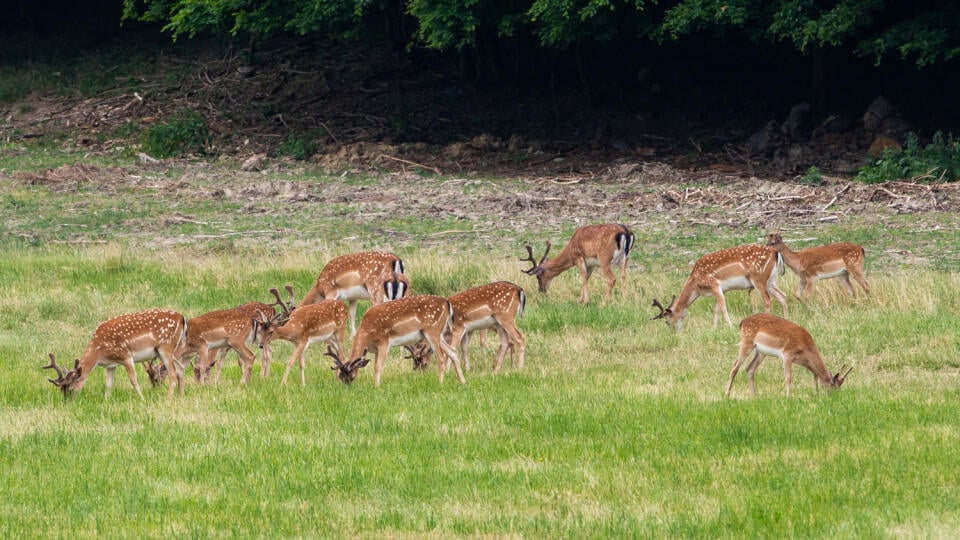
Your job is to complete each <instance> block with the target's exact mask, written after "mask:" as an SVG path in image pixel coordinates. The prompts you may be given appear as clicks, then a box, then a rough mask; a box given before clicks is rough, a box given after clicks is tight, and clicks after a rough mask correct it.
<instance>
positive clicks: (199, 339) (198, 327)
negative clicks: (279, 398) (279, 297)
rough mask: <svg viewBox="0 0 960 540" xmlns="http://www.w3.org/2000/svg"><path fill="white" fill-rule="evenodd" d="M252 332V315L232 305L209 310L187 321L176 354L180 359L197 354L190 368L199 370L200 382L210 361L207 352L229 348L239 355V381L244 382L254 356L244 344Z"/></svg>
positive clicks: (204, 376)
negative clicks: (192, 366)
mask: <svg viewBox="0 0 960 540" xmlns="http://www.w3.org/2000/svg"><path fill="white" fill-rule="evenodd" d="M255 332H256V328H255V323H254V319H251V318H250V317H248V316H247V315H245V314H244V313H242V312H240V311H237V310H236V309H221V310H218V311H211V312H210V313H205V314H203V315H200V316H199V317H194V318H192V319H190V320H188V321H187V340H186V343H184V345H183V347H181V348H180V350H179V351H178V352H177V357H178V358H180V359H181V360H182V359H184V358H188V357H190V356H194V355H196V356H197V363H196V364H195V365H194V370H195V373H198V374H199V375H198V377H199V379H198V380H199V382H200V384H203V383H204V382H206V379H207V375H208V374H209V372H210V366H211V365H212V362H213V356H212V354H211V352H212V351H216V350H217V349H226V348H230V349H233V350H234V351H236V352H237V355H238V356H239V357H240V369H241V372H242V375H241V377H240V384H246V383H247V382H249V381H250V373H251V371H252V369H253V361H254V360H255V359H256V355H255V354H254V353H253V351H251V350H250V349H248V348H247V343H253V341H254V336H255Z"/></svg>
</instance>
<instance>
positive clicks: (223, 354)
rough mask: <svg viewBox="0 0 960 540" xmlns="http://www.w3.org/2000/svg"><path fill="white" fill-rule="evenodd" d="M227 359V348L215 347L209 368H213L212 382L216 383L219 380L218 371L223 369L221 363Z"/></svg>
mask: <svg viewBox="0 0 960 540" xmlns="http://www.w3.org/2000/svg"><path fill="white" fill-rule="evenodd" d="M226 361H227V349H217V352H215V353H214V355H213V364H211V366H210V368H209V369H214V370H215V371H214V373H213V383H214V384H218V383H219V382H220V372H221V371H223V364H225V363H226Z"/></svg>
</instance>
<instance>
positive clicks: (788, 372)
mask: <svg viewBox="0 0 960 540" xmlns="http://www.w3.org/2000/svg"><path fill="white" fill-rule="evenodd" d="M783 379H784V381H785V382H786V385H787V397H790V387H791V386H792V384H793V362H791V361H790V360H787V359H784V360H783Z"/></svg>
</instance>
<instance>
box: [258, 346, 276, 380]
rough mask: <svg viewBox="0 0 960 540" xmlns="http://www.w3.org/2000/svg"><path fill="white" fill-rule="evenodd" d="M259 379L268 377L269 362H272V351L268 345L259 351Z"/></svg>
mask: <svg viewBox="0 0 960 540" xmlns="http://www.w3.org/2000/svg"><path fill="white" fill-rule="evenodd" d="M260 350H261V351H262V352H261V353H260V378H263V379H266V378H267V377H269V376H270V362H271V361H273V351H271V350H270V344H269V343H268V344H266V345H264V346H263V348H262V349H260Z"/></svg>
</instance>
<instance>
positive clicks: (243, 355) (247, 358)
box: [231, 342, 256, 384]
mask: <svg viewBox="0 0 960 540" xmlns="http://www.w3.org/2000/svg"><path fill="white" fill-rule="evenodd" d="M231 347H232V348H233V350H235V351H237V355H239V356H240V368H241V370H242V373H243V374H242V375H241V376H240V384H247V383H248V382H250V374H251V373H252V372H253V361H254V360H256V355H255V354H253V352H252V351H251V350H250V349H248V348H247V346H246V345H245V344H244V343H243V342H241V343H238V344H236V345H232V346H231Z"/></svg>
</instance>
